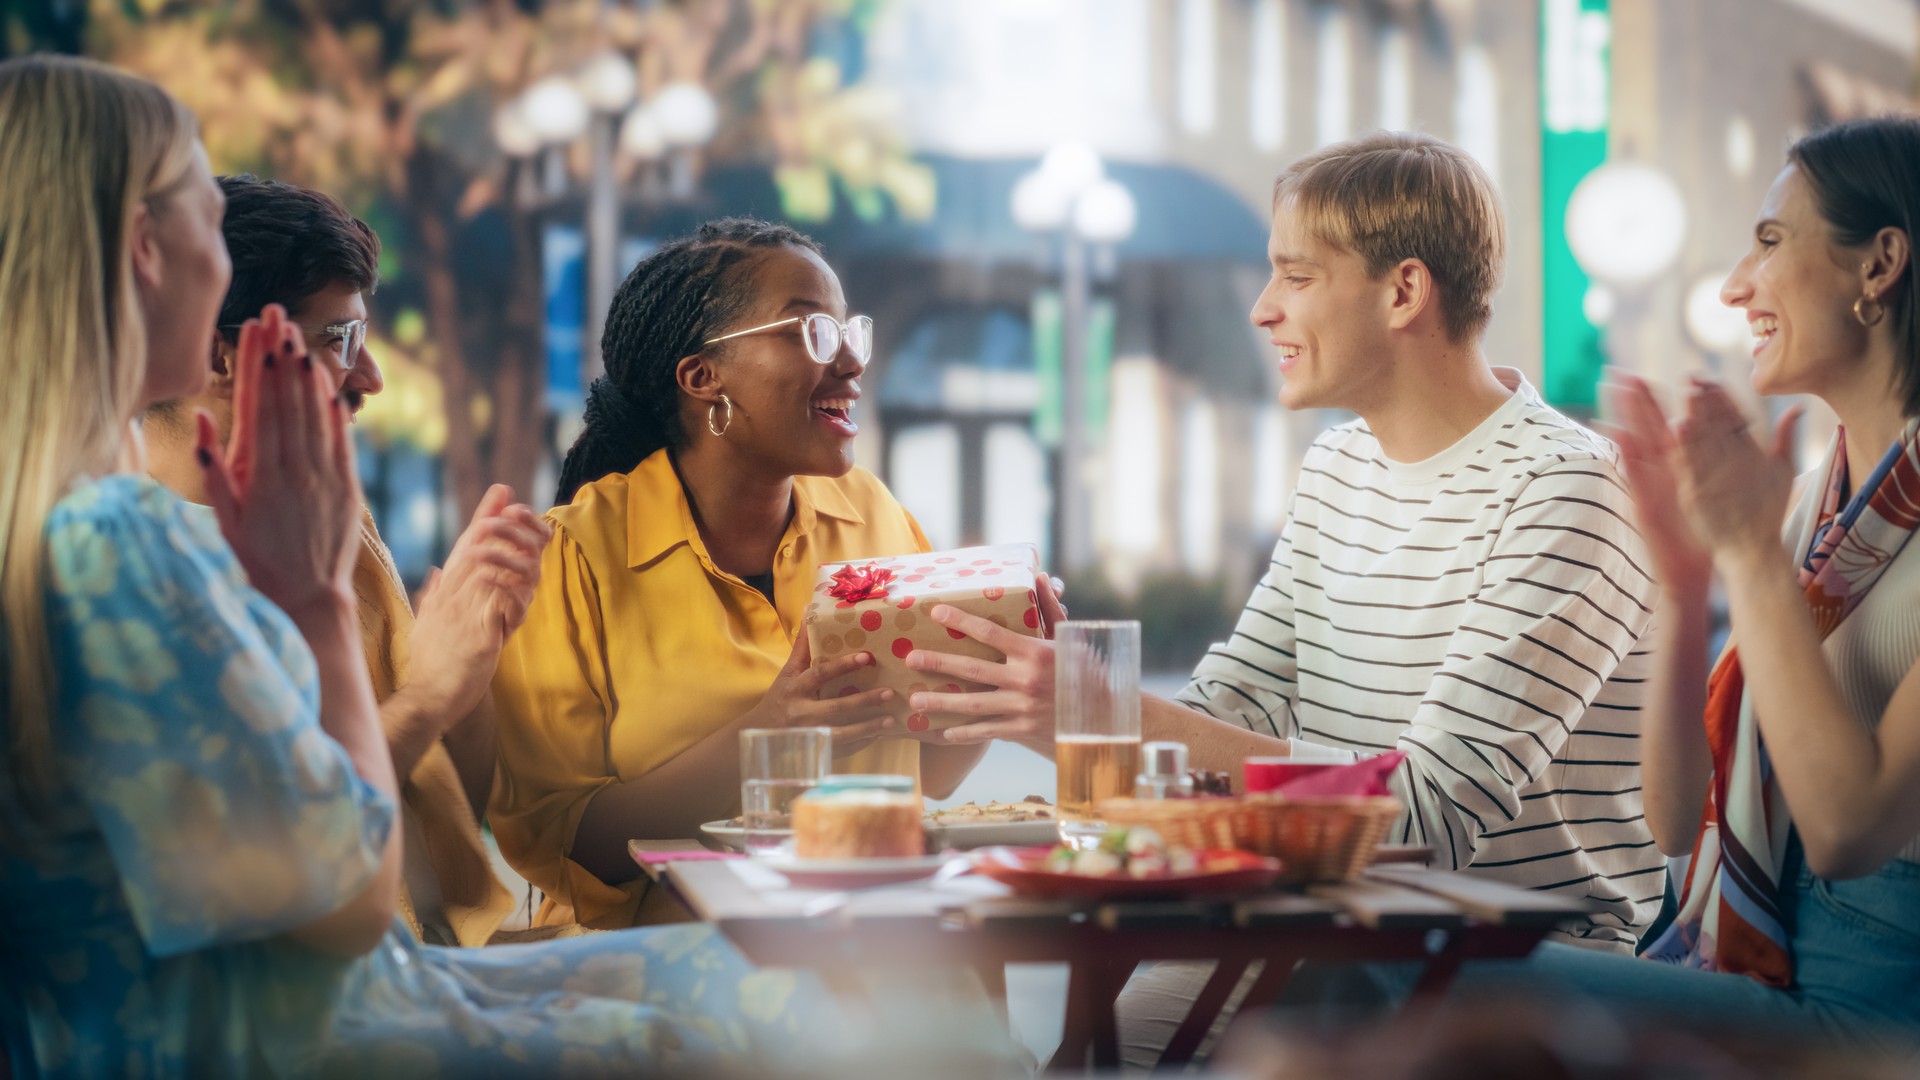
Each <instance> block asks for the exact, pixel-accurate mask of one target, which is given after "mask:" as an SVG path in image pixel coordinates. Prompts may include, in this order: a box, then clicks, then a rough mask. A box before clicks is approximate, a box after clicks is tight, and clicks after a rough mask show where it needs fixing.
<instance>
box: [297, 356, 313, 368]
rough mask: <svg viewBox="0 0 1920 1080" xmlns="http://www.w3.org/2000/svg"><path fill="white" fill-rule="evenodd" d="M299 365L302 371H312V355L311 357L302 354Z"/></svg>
mask: <svg viewBox="0 0 1920 1080" xmlns="http://www.w3.org/2000/svg"><path fill="white" fill-rule="evenodd" d="M300 367H301V369H302V370H304V371H312V370H313V357H312V356H302V357H301V358H300Z"/></svg>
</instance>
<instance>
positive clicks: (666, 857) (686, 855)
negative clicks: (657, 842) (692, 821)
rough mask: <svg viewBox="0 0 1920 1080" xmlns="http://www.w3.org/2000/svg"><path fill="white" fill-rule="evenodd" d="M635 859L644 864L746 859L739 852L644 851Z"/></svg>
mask: <svg viewBox="0 0 1920 1080" xmlns="http://www.w3.org/2000/svg"><path fill="white" fill-rule="evenodd" d="M633 857H634V859H636V860H637V861H639V862H642V863H672V862H721V861H723V860H727V859H744V858H746V856H745V855H742V854H740V853H739V852H737V851H643V852H635V853H634V856H633Z"/></svg>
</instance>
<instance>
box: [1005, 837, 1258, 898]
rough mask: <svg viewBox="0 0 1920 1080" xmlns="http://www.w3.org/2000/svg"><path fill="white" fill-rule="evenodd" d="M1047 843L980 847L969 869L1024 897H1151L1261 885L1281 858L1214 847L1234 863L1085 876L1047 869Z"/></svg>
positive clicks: (1215, 892) (1235, 890)
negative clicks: (1164, 873)
mask: <svg viewBox="0 0 1920 1080" xmlns="http://www.w3.org/2000/svg"><path fill="white" fill-rule="evenodd" d="M1048 850H1049V849H1048V848H1037V847H1036V848H1007V847H992V848H982V849H981V850H979V851H976V852H974V853H973V868H974V870H975V871H976V872H978V873H981V874H984V875H986V876H987V877H990V878H992V879H993V880H995V881H998V882H1000V883H1001V884H1002V885H1006V886H1008V887H1009V888H1011V889H1013V891H1014V892H1017V893H1019V894H1020V895H1022V896H1037V897H1042V898H1045V899H1058V900H1125V899H1130V898H1133V897H1149V896H1218V895H1223V894H1227V893H1238V892H1250V891H1252V890H1255V889H1261V888H1265V887H1266V886H1268V885H1271V884H1273V883H1274V881H1275V880H1277V879H1278V878H1279V877H1280V870H1281V865H1280V860H1279V859H1269V858H1266V857H1264V856H1260V855H1252V854H1249V853H1247V852H1244V851H1233V852H1213V853H1211V857H1213V858H1222V859H1224V858H1231V859H1232V860H1233V861H1234V862H1235V863H1236V864H1237V866H1236V867H1235V868H1234V869H1229V870H1212V871H1206V872H1203V873H1198V874H1179V875H1175V876H1173V877H1163V878H1140V879H1135V878H1130V877H1124V876H1122V877H1086V876H1084V875H1081V874H1062V873H1058V872H1056V871H1052V870H1048V869H1047V868H1046V861H1047V852H1048Z"/></svg>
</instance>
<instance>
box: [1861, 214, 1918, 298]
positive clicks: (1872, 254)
mask: <svg viewBox="0 0 1920 1080" xmlns="http://www.w3.org/2000/svg"><path fill="white" fill-rule="evenodd" d="M1912 262H1913V240H1912V238H1911V237H1909V236H1908V235H1907V233H1906V231H1905V230H1903V229H1896V228H1894V227H1892V226H1891V225H1889V226H1888V227H1886V228H1884V229H1881V230H1880V231H1879V232H1877V233H1875V234H1874V236H1873V239H1871V240H1869V241H1867V257H1866V260H1865V262H1864V264H1863V265H1862V266H1861V267H1860V293H1861V295H1863V296H1866V297H1869V298H1871V299H1873V300H1876V301H1885V300H1886V298H1887V294H1888V293H1890V292H1892V291H1893V288H1894V286H1896V285H1898V284H1900V278H1901V276H1902V275H1903V274H1905V273H1907V271H1908V270H1910V269H1911V263H1912Z"/></svg>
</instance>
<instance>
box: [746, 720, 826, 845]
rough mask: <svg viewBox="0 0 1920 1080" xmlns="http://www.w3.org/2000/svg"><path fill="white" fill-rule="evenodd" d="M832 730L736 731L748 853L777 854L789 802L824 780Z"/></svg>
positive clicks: (786, 830)
mask: <svg viewBox="0 0 1920 1080" xmlns="http://www.w3.org/2000/svg"><path fill="white" fill-rule="evenodd" d="M832 759H833V731H832V729H830V728H823V727H805V728H749V729H747V730H746V731H742V732H741V733H740V816H741V818H742V819H743V824H744V825H745V826H746V846H747V854H749V855H771V854H776V853H778V852H779V851H780V850H781V849H782V847H784V846H785V845H786V843H787V841H788V840H790V839H791V838H792V836H793V800H795V799H797V798H799V797H800V796H801V795H804V794H806V793H807V792H808V791H811V790H812V789H813V788H815V787H816V786H818V785H819V783H820V781H821V780H823V779H825V778H826V775H827V766H828V764H829V763H830V762H831V761H832Z"/></svg>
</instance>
